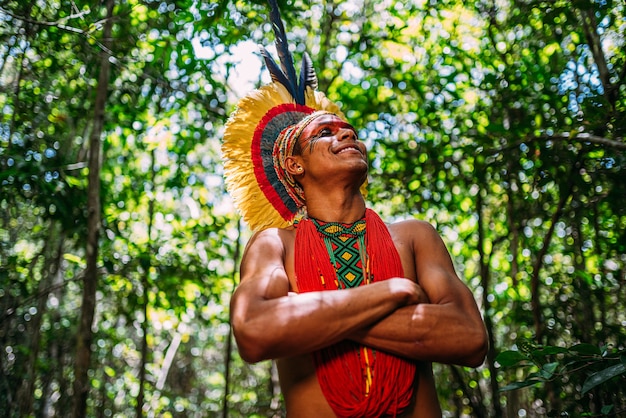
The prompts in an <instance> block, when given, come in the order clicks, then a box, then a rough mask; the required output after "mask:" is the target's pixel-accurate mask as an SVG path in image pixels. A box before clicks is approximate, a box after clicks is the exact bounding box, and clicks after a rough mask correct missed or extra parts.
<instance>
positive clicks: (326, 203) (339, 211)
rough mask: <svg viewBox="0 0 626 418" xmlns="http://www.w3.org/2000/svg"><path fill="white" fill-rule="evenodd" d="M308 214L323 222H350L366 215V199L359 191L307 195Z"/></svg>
mask: <svg viewBox="0 0 626 418" xmlns="http://www.w3.org/2000/svg"><path fill="white" fill-rule="evenodd" d="M306 205H307V214H308V216H309V217H310V218H315V219H317V220H319V221H323V222H341V223H346V224H350V223H353V222H356V221H358V220H359V219H361V218H363V216H364V215H365V200H364V199H363V196H362V195H361V193H360V192H357V193H332V192H330V193H325V194H321V193H320V194H314V195H312V196H308V195H307V196H306Z"/></svg>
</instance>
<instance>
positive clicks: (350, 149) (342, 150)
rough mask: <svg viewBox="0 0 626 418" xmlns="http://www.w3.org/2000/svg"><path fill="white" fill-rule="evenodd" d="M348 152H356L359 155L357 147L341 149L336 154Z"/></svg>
mask: <svg viewBox="0 0 626 418" xmlns="http://www.w3.org/2000/svg"><path fill="white" fill-rule="evenodd" d="M350 151H356V152H358V153H359V154H361V150H360V149H358V148H357V147H352V146H350V147H345V148H343V149H341V150H340V151H339V152H338V153H337V154H343V153H344V152H350Z"/></svg>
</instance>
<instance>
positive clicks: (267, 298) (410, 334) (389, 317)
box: [231, 221, 487, 367]
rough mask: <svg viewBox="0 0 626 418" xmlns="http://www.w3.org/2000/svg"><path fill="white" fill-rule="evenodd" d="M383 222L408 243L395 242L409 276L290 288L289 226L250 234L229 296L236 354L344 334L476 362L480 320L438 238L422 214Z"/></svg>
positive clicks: (253, 357)
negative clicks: (334, 287)
mask: <svg viewBox="0 0 626 418" xmlns="http://www.w3.org/2000/svg"><path fill="white" fill-rule="evenodd" d="M390 230H391V231H392V235H393V236H394V240H396V239H397V240H398V241H399V242H403V243H405V244H403V245H406V246H407V249H408V250H410V251H404V250H402V251H401V257H402V256H403V254H404V260H403V262H404V264H405V265H406V264H409V263H410V262H412V263H413V266H414V270H415V271H414V274H415V277H416V278H417V283H416V282H415V281H414V280H412V279H407V278H392V279H389V280H385V281H382V282H376V283H372V284H370V285H367V286H361V287H358V288H355V289H346V290H341V291H321V292H309V293H303V294H295V293H293V292H292V289H291V288H290V284H289V277H288V274H287V269H286V266H285V264H286V263H285V260H286V259H287V254H288V250H289V249H290V248H292V247H293V236H294V233H293V231H287V230H279V229H268V230H265V231H262V232H260V233H258V234H256V235H255V236H254V237H253V238H252V239H251V241H250V243H249V244H248V247H247V248H246V251H245V253H244V257H243V260H242V263H241V284H240V285H239V286H238V288H237V290H236V291H235V294H234V295H233V299H232V301H231V317H232V324H233V330H234V334H235V338H236V340H237V344H238V346H239V352H240V354H241V356H242V357H243V359H244V360H246V361H248V362H257V361H260V360H265V359H276V358H282V357H292V356H296V355H301V354H306V353H310V352H313V351H315V350H318V349H320V348H323V347H326V346H329V345H331V344H334V343H336V342H338V341H341V340H344V339H350V340H354V341H356V342H359V343H362V344H364V345H367V346H370V347H372V348H375V349H378V350H382V351H387V352H390V353H393V354H396V355H399V356H402V357H406V358H409V359H413V360H418V361H436V362H442V363H453V364H459V365H464V366H472V367H476V366H478V365H480V364H481V363H482V362H483V359H484V357H485V353H486V350H487V336H486V333H485V328H484V325H483V322H482V319H481V316H480V313H479V311H478V308H477V306H476V303H475V301H474V298H473V296H472V294H471V292H470V291H469V289H468V288H467V287H466V286H465V285H464V284H463V283H462V282H461V280H460V279H459V278H458V277H457V275H456V273H455V271H454V267H453V265H452V261H451V260H450V256H449V254H448V251H447V250H446V248H445V245H444V243H443V241H442V240H441V238H440V237H439V235H438V234H437V232H436V231H435V230H434V228H432V226H430V225H429V224H427V223H425V222H420V221H405V222H402V223H400V224H396V225H394V226H392V227H390ZM394 234H395V235H394ZM407 257H408V258H412V260H408V259H407ZM413 266H410V267H409V268H412V267H413ZM406 273H407V272H406V271H405V274H406ZM418 283H419V284H418Z"/></svg>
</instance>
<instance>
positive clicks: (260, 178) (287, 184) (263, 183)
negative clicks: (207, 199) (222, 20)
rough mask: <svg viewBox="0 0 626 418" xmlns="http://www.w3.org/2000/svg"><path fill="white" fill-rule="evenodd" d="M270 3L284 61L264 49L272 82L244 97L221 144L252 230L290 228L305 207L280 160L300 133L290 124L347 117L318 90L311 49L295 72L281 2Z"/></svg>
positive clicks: (231, 188)
mask: <svg viewBox="0 0 626 418" xmlns="http://www.w3.org/2000/svg"><path fill="white" fill-rule="evenodd" d="M269 4H270V9H271V11H270V21H271V23H272V27H273V29H274V34H275V37H276V50H277V53H278V57H279V61H280V65H278V64H277V63H276V62H275V61H274V59H273V58H272V56H271V55H270V54H269V53H268V51H267V50H266V49H265V48H264V47H262V46H261V47H260V52H261V55H262V57H263V59H264V61H265V65H266V67H267V69H268V70H269V72H270V75H271V78H272V82H271V83H270V84H268V85H266V86H263V87H261V88H259V89H258V90H255V91H253V92H251V93H250V94H248V95H247V96H246V97H244V98H243V99H241V100H240V101H239V103H238V104H237V108H236V110H235V111H234V112H233V114H232V115H231V117H230V118H229V120H228V122H227V123H226V128H225V131H224V141H223V144H222V156H223V159H224V176H225V179H226V187H227V189H228V192H229V193H230V194H231V196H232V198H233V201H234V203H235V206H236V207H237V209H238V210H239V211H240V212H241V214H242V216H243V219H244V221H245V222H247V223H248V225H249V226H250V228H251V229H252V230H253V231H258V230H262V229H266V228H270V227H286V226H289V225H291V224H292V223H293V221H294V219H295V218H296V216H298V215H299V214H303V211H304V210H305V208H304V201H303V199H302V196H301V193H300V191H298V190H297V188H298V187H299V186H297V185H296V184H295V182H294V181H292V180H290V179H286V178H285V173H284V170H282V169H281V167H280V164H279V161H277V160H279V159H280V158H279V157H280V156H281V155H284V153H285V152H284V149H283V148H284V145H283V143H284V142H285V138H286V137H288V136H289V135H294V131H297V130H294V129H291V130H290V129H289V128H290V127H293V126H294V125H297V124H299V123H301V122H303V120H304V119H305V118H307V117H309V115H312V114H314V113H315V112H316V111H325V112H330V113H333V114H336V115H338V116H339V117H341V118H344V116H343V114H342V113H341V111H340V110H339V107H338V106H337V105H336V104H334V103H332V102H331V101H330V100H328V99H327V98H326V96H325V95H324V94H323V93H321V92H319V91H316V88H317V76H316V74H315V70H314V69H313V64H312V62H311V58H310V57H309V56H308V54H307V53H306V52H305V53H304V54H303V58H302V66H301V69H300V77H299V78H298V77H297V76H296V69H295V66H294V62H293V58H292V56H291V53H290V52H289V45H288V44H287V36H286V34H285V28H284V26H283V22H282V20H281V17H280V12H279V10H278V5H277V4H276V0H269ZM344 119H345V118H344ZM291 139H294V138H293V137H292V138H291ZM295 139H296V140H297V138H295Z"/></svg>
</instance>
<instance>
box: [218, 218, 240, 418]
mask: <svg viewBox="0 0 626 418" xmlns="http://www.w3.org/2000/svg"><path fill="white" fill-rule="evenodd" d="M240 252H241V220H237V241H235V251H234V253H233V261H234V264H233V265H234V266H235V267H234V268H233V292H234V291H235V286H236V284H235V282H236V280H237V279H236V277H237V272H238V271H239V269H238V268H237V266H238V265H239V256H240ZM231 296H232V293H231ZM228 325H229V326H228V335H227V336H226V355H225V356H224V398H223V399H222V417H223V418H226V417H228V397H229V396H230V363H231V360H232V352H233V327H232V326H230V321H229V324H228Z"/></svg>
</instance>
